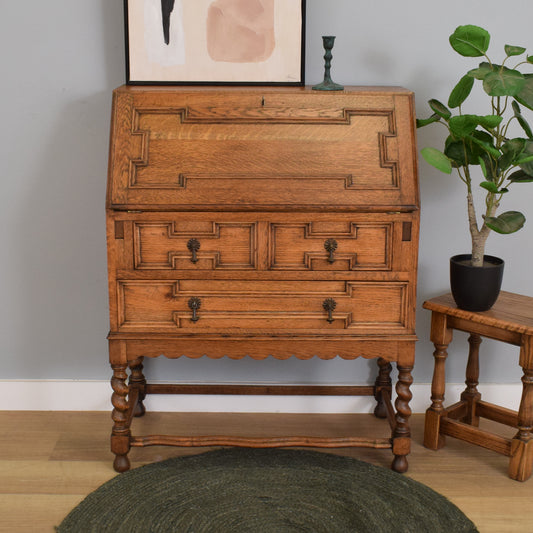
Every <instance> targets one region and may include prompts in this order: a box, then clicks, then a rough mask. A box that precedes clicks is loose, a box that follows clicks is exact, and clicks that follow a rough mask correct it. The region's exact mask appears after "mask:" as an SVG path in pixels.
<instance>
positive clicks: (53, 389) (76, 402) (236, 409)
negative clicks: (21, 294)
mask: <svg viewBox="0 0 533 533" xmlns="http://www.w3.org/2000/svg"><path fill="white" fill-rule="evenodd" d="M269 385H270V384H269ZM339 385H342V384H339ZM464 387H465V386H464V384H463V383H452V384H449V385H447V387H446V401H445V405H450V404H452V403H454V402H455V401H457V399H458V398H459V394H460V393H461V391H463V390H464ZM0 390H1V391H2V410H4V411H110V410H111V402H110V398H111V386H110V385H109V382H108V381H81V380H80V381H78V380H3V381H0ZM479 390H480V392H481V393H482V395H483V399H484V400H485V401H487V402H491V403H495V404H497V405H501V406H503V407H507V408H509V409H514V410H517V409H518V406H519V403H520V397H521V394H522V385H521V384H507V383H487V384H481V385H480V386H479ZM411 392H412V394H413V399H412V400H411V402H410V407H411V409H412V411H413V413H424V412H425V410H426V409H427V408H428V407H429V405H430V403H431V401H430V396H431V385H430V384H429V383H422V384H413V385H412V386H411ZM145 405H146V408H147V410H149V411H162V412H164V411H175V412H188V413H196V412H206V413H208V412H212V413H213V412H216V413H222V412H226V413H371V412H372V411H373V409H374V406H375V402H374V399H373V398H372V397H368V396H357V397H354V396H246V397H244V396H237V395H213V396H209V395H159V394H158V395H151V396H149V397H148V398H147V399H146V400H145Z"/></svg>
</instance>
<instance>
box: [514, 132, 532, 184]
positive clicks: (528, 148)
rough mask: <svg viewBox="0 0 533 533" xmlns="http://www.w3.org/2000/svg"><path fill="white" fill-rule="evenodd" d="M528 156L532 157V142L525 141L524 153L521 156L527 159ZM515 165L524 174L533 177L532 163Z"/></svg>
mask: <svg viewBox="0 0 533 533" xmlns="http://www.w3.org/2000/svg"><path fill="white" fill-rule="evenodd" d="M530 155H533V141H529V140H527V141H526V143H525V147H524V151H523V152H522V156H523V157H527V156H530ZM517 164H518V165H519V166H520V168H521V169H522V170H523V171H524V172H525V173H526V174H529V175H530V176H533V162H531V161H530V162H527V161H526V162H522V163H517Z"/></svg>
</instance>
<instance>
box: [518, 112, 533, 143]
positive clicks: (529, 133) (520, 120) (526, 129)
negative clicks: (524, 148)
mask: <svg viewBox="0 0 533 533" xmlns="http://www.w3.org/2000/svg"><path fill="white" fill-rule="evenodd" d="M516 120H518V123H519V124H520V126H522V129H523V130H524V132H525V134H526V135H527V136H528V137H529V138H530V139H533V131H531V126H530V125H529V124H528V121H527V120H526V119H525V118H524V117H523V116H522V115H516Z"/></svg>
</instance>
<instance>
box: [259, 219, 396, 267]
mask: <svg viewBox="0 0 533 533" xmlns="http://www.w3.org/2000/svg"><path fill="white" fill-rule="evenodd" d="M284 229H288V230H289V231H291V230H301V239H297V240H294V239H293V240H292V241H291V244H290V245H289V244H286V243H283V244H280V243H279V238H278V236H279V232H282V231H283V230H284ZM364 229H376V230H380V229H381V230H383V236H382V238H383V248H380V251H382V252H383V260H382V261H380V262H369V261H365V260H364V259H362V260H361V259H360V258H358V253H357V251H358V248H359V249H361V244H360V242H358V239H359V233H360V232H358V230H364ZM392 231H393V224H392V223H382V224H375V223H374V224H373V223H368V224H365V223H357V222H350V223H348V226H347V229H346V231H338V230H337V231H315V229H314V225H313V223H312V222H310V223H273V224H271V225H270V250H269V253H270V260H269V264H270V268H271V269H272V270H302V269H304V270H326V269H329V267H331V265H329V267H328V266H326V264H327V259H328V254H327V252H326V251H325V250H324V246H323V244H324V240H325V239H329V238H335V239H336V240H337V242H338V248H337V250H336V251H335V263H334V265H336V267H337V269H339V270H380V271H390V270H392ZM297 245H300V248H298V247H297ZM371 245H372V249H373V250H375V249H376V248H377V245H376V240H375V238H374V237H373V238H372V242H371ZM346 248H348V249H349V251H345V250H346ZM300 253H301V258H302V260H301V261H294V262H291V261H288V260H285V261H283V260H281V259H280V256H283V255H285V256H289V257H292V256H295V255H297V254H298V255H299V254H300ZM315 265H316V268H315ZM321 266H322V268H320V267H321ZM333 269H335V266H334V267H333Z"/></svg>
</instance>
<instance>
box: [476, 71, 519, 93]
mask: <svg viewBox="0 0 533 533" xmlns="http://www.w3.org/2000/svg"><path fill="white" fill-rule="evenodd" d="M525 82H526V80H525V78H524V75H523V74H522V73H521V72H518V70H513V69H510V68H507V67H501V68H499V69H498V70H496V71H493V72H490V73H489V74H487V75H486V76H485V78H484V79H483V89H484V90H485V92H486V93H487V94H488V95H489V96H515V95H516V94H518V93H519V92H520V91H521V90H522V89H523V87H524V85H525Z"/></svg>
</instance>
